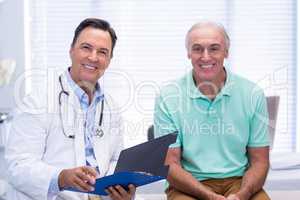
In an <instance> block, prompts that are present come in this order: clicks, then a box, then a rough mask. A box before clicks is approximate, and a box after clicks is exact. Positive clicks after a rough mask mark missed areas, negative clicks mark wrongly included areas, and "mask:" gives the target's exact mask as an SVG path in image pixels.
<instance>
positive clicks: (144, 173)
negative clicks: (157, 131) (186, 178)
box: [65, 132, 177, 195]
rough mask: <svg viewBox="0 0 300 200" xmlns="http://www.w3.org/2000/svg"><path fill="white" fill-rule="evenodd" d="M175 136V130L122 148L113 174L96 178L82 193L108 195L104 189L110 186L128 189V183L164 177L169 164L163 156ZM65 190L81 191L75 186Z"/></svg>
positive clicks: (140, 183)
mask: <svg viewBox="0 0 300 200" xmlns="http://www.w3.org/2000/svg"><path fill="white" fill-rule="evenodd" d="M176 138H177V132H176V133H172V134H168V135H165V136H162V137H159V138H156V139H153V140H150V141H148V142H145V143H142V144H139V145H136V146H133V147H131V148H128V149H125V150H123V151H122V152H121V154H120V156H119V159H118V163H117V166H116V169H115V171H114V174H112V175H109V176H105V177H102V178H98V179H96V183H95V185H94V187H95V190H94V191H92V192H83V193H89V194H97V195H108V194H107V193H106V192H105V189H107V188H108V187H110V186H115V185H121V186H122V187H123V188H125V189H128V185H129V184H133V185H135V186H136V187H138V186H142V185H146V184H149V183H153V182H155V181H159V180H162V179H165V178H166V177H167V175H168V170H169V166H166V165H164V162H165V157H166V154H167V151H168V148H169V145H170V144H172V143H174V142H175V141H176ZM65 190H70V191H74V192H82V191H79V190H77V189H76V188H66V189H65Z"/></svg>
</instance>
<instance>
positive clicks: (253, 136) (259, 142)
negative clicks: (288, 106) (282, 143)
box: [248, 90, 269, 147]
mask: <svg viewBox="0 0 300 200" xmlns="http://www.w3.org/2000/svg"><path fill="white" fill-rule="evenodd" d="M252 99H253V100H252V102H251V104H252V106H253V111H254V112H253V115H252V118H251V119H250V136H249V137H250V138H249V143H248V146H249V147H263V146H269V115H268V110H267V101H266V97H265V95H264V93H263V91H262V90H260V91H258V92H257V93H256V94H255V95H253V98H252Z"/></svg>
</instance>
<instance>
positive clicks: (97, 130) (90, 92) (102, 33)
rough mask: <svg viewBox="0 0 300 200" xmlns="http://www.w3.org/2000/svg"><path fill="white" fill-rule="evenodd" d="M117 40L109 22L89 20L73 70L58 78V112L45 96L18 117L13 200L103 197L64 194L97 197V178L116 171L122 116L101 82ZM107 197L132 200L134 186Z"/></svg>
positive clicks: (74, 49) (80, 32)
mask: <svg viewBox="0 0 300 200" xmlns="http://www.w3.org/2000/svg"><path fill="white" fill-rule="evenodd" d="M116 40H117V37H116V34H115V32H114V30H113V29H112V28H111V27H110V25H109V23H108V22H106V21H104V20H101V19H95V18H89V19H86V20H84V21H82V22H81V23H80V24H79V26H78V27H77V29H76V30H75V35H74V38H73V42H72V44H71V48H70V52H69V53H70V58H71V61H72V65H71V67H70V68H69V69H68V70H66V71H65V72H64V73H63V74H62V75H60V76H59V77H58V78H57V81H56V85H55V88H57V92H54V95H52V96H53V98H50V99H51V100H54V102H56V103H54V105H56V106H51V105H49V104H51V103H49V98H48V99H46V100H45V97H47V95H48V97H49V94H43V93H42V92H37V94H36V95H32V96H30V97H27V98H26V99H25V101H24V102H25V104H26V110H24V108H23V109H21V110H20V109H19V114H18V115H16V116H15V119H14V122H13V124H12V128H11V131H10V137H9V139H8V140H9V141H8V145H7V150H6V161H7V164H8V174H9V176H8V179H9V183H10V184H11V186H12V187H11V188H10V190H9V191H8V197H7V199H13V200H33V199H34V200H44V199H45V200H46V199H56V200H62V199H68V200H91V199H100V197H99V196H96V195H87V194H85V193H77V192H70V191H64V188H66V187H75V188H77V189H79V190H81V191H93V190H94V188H93V184H94V183H95V179H96V178H98V177H103V176H106V175H108V174H110V173H112V172H113V170H114V168H115V165H116V161H117V159H118V156H119V154H120V151H121V149H122V130H121V129H122V128H121V127H122V126H121V118H120V116H119V114H118V112H116V108H115V106H114V104H113V102H112V100H111V99H109V98H108V96H107V95H105V94H104V93H103V88H101V86H100V84H99V82H98V80H99V79H100V78H101V77H102V76H103V74H104V72H105V70H106V69H107V67H108V66H109V63H110V60H111V58H112V56H113V49H114V46H115V43H116ZM37 91H38V90H37ZM50 96H51V95H50ZM47 100H48V103H47V104H46V102H47ZM107 193H108V194H109V196H106V197H102V199H105V198H109V199H112V200H129V199H132V198H133V196H134V194H135V187H134V186H133V185H129V190H128V191H126V190H125V189H123V188H122V187H121V186H114V187H110V188H108V189H107Z"/></svg>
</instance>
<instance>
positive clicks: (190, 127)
mask: <svg viewBox="0 0 300 200" xmlns="http://www.w3.org/2000/svg"><path fill="white" fill-rule="evenodd" d="M226 72H227V77H226V82H225V85H224V87H223V88H222V90H221V91H220V92H219V94H218V95H217V96H216V98H215V99H214V100H213V101H211V100H210V99H208V98H207V97H206V96H205V95H203V94H202V93H201V92H200V91H199V90H198V89H197V88H196V86H195V83H194V81H193V77H192V71H190V72H189V73H188V74H187V75H185V76H184V77H183V78H181V79H179V80H177V81H174V82H171V83H170V84H168V85H166V86H164V87H163V88H162V89H161V92H160V95H158V96H157V98H156V102H155V111H154V112H155V113H154V132H155V137H159V136H162V135H165V134H168V133H172V132H174V131H178V137H177V141H176V143H174V144H173V145H171V147H181V149H182V160H181V164H182V167H183V168H184V169H185V170H186V171H188V172H190V173H191V174H192V175H193V176H194V177H195V178H196V179H198V180H199V181H201V180H205V179H210V178H227V177H233V176H243V175H244V172H245V170H246V169H247V167H248V158H247V155H246V147H263V146H269V139H268V121H269V118H268V113H267V105H266V98H265V96H264V93H263V90H262V89H261V88H259V87H258V86H257V85H256V84H254V83H252V82H250V81H248V80H246V79H244V78H242V77H240V76H237V75H235V74H233V73H231V72H230V71H229V70H227V69H226Z"/></svg>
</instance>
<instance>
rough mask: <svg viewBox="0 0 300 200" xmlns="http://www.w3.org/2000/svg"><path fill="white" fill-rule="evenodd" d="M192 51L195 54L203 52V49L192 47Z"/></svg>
mask: <svg viewBox="0 0 300 200" xmlns="http://www.w3.org/2000/svg"><path fill="white" fill-rule="evenodd" d="M192 51H193V52H202V51H203V48H201V47H200V46H195V47H192Z"/></svg>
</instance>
